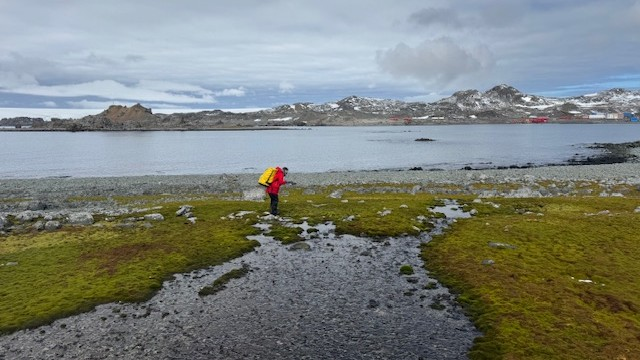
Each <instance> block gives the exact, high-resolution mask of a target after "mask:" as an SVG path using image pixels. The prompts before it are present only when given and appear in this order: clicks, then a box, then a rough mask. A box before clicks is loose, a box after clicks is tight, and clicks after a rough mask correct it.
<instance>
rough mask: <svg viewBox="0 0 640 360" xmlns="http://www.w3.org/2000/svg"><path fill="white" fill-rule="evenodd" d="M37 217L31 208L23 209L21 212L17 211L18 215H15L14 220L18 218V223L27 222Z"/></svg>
mask: <svg viewBox="0 0 640 360" xmlns="http://www.w3.org/2000/svg"><path fill="white" fill-rule="evenodd" d="M37 217H38V214H37V213H35V212H33V211H31V210H27V211H23V212H21V213H19V214H18V215H16V220H18V221H19V222H20V223H25V222H29V221H31V220H33V219H35V218H37Z"/></svg>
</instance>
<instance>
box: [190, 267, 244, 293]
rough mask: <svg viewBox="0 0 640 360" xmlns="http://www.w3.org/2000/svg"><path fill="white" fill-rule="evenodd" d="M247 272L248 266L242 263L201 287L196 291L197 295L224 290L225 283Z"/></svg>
mask: <svg viewBox="0 0 640 360" xmlns="http://www.w3.org/2000/svg"><path fill="white" fill-rule="evenodd" d="M248 273H249V266H248V265H246V264H245V265H243V266H242V267H241V268H238V269H233V270H231V271H229V272H227V273H225V274H224V275H222V276H220V277H219V278H217V279H216V280H215V281H214V282H213V284H211V285H208V286H205V287H203V288H202V289H201V290H200V291H199V292H198V295H200V296H207V295H213V294H215V293H217V292H218V291H221V290H224V289H225V288H226V285H227V283H229V281H231V280H232V279H240V278H242V277H244V276H245V275H247V274H248Z"/></svg>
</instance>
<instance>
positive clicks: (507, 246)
mask: <svg viewBox="0 0 640 360" xmlns="http://www.w3.org/2000/svg"><path fill="white" fill-rule="evenodd" d="M489 247H492V248H495V249H512V250H513V249H515V248H516V247H515V245H511V244H506V243H499V242H490V243H489Z"/></svg>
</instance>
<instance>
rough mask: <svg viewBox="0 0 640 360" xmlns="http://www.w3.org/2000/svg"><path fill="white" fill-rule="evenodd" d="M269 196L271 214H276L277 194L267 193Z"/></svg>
mask: <svg viewBox="0 0 640 360" xmlns="http://www.w3.org/2000/svg"><path fill="white" fill-rule="evenodd" d="M269 197H270V198H271V211H270V212H271V215H278V194H269Z"/></svg>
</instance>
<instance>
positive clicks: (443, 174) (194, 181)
mask: <svg viewBox="0 0 640 360" xmlns="http://www.w3.org/2000/svg"><path fill="white" fill-rule="evenodd" d="M258 176H259V174H247V173H243V174H221V175H219V174H217V175H146V176H130V177H88V178H40V179H0V187H1V188H2V189H3V190H2V191H1V192H0V205H2V206H0V212H2V211H5V212H7V211H20V210H28V209H30V208H31V210H43V209H57V208H64V207H65V204H66V205H68V204H67V199H68V198H83V197H86V198H91V197H102V198H104V199H110V198H111V197H114V196H142V195H168V196H177V197H180V196H183V195H204V194H224V193H228V194H233V193H235V194H242V193H243V192H247V191H251V190H252V189H260V186H259V185H258V184H257V180H256V179H257V178H258ZM287 180H288V181H292V182H294V183H295V185H289V186H288V188H287V189H292V188H310V187H318V186H321V187H324V186H332V185H335V186H343V185H356V186H359V185H366V184H404V185H409V184H413V185H419V186H421V187H423V188H424V189H429V188H430V187H434V186H437V185H456V186H459V187H461V188H463V189H464V188H465V187H468V186H470V185H472V184H476V183H487V184H505V183H511V184H523V185H530V184H532V183H534V182H545V181H546V182H553V183H565V182H576V181H595V182H600V183H603V184H612V185H613V184H626V185H632V186H635V185H639V184H640V163H637V162H633V163H631V162H626V163H615V164H601V165H562V166H542V167H531V168H509V169H483V170H434V171H429V170H420V171H410V170H404V171H400V170H396V171H393V170H380V171H347V172H325V173H295V172H292V173H290V174H289V176H288V177H287ZM287 189H285V190H287ZM33 202H37V203H38V205H36V206H35V207H36V209H33V207H34V205H33ZM100 202H102V203H104V200H103V201H100Z"/></svg>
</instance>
